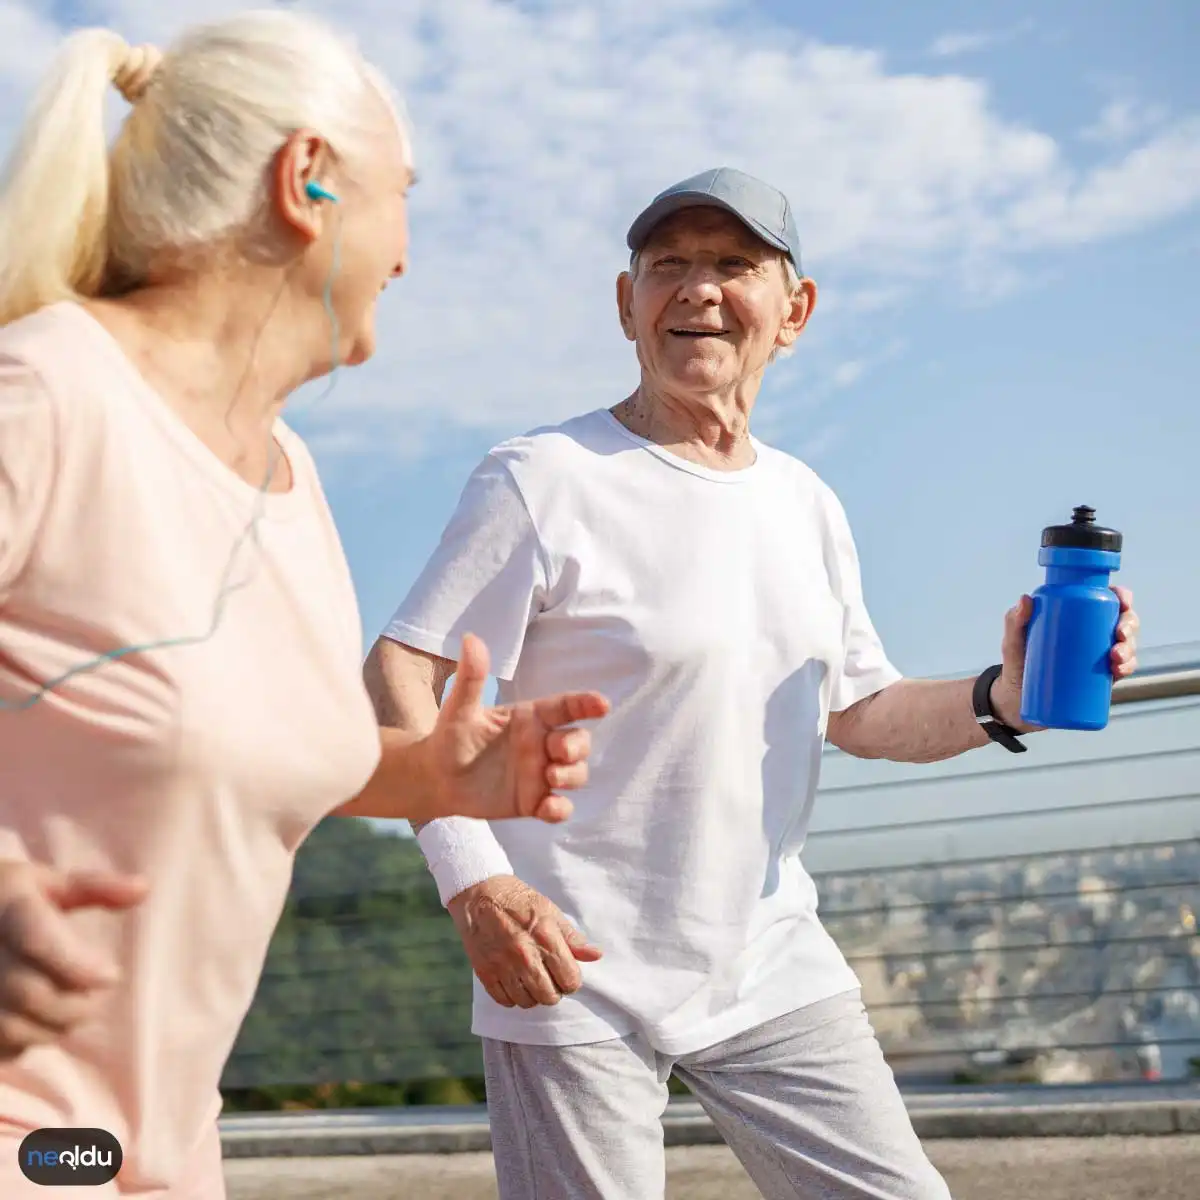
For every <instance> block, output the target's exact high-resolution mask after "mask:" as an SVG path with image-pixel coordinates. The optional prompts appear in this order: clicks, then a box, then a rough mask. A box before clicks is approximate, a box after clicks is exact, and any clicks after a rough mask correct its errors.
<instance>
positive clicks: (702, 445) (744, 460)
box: [612, 382, 758, 471]
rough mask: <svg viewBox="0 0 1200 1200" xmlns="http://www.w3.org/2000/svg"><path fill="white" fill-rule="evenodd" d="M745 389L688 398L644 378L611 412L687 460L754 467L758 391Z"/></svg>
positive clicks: (724, 467)
mask: <svg viewBox="0 0 1200 1200" xmlns="http://www.w3.org/2000/svg"><path fill="white" fill-rule="evenodd" d="M757 390H758V389H757V387H756V388H755V389H754V392H755V393H757ZM745 391H748V389H745V390H744V391H743V392H742V393H741V394H739V393H738V392H731V393H730V394H729V395H719V396H704V397H695V398H693V397H687V398H684V397H679V396H674V395H672V394H670V393H668V392H664V391H659V390H656V389H653V388H651V387H650V386H648V385H647V384H646V383H645V382H643V383H642V385H641V386H639V388H638V389H637V391H636V392H634V393H633V395H632V396H629V397H628V398H627V399H625V400H623V401H621V403H620V404H618V405H616V406H615V407H614V408H613V409H612V413H613V416H615V417H616V418H617V420H618V421H620V422H621V424H622V425H624V426H625V428H626V429H628V430H629V431H630V432H631V433H633V434H636V435H637V436H638V437H641V438H645V439H646V441H649V442H654V443H655V444H656V445H659V446H662V447H664V449H667V450H670V451H671V452H672V453H673V454H677V455H679V457H680V458H683V459H685V460H687V461H688V462H694V463H696V464H698V465H699V466H704V467H708V468H710V469H712V470H716V471H739V470H744V469H745V468H746V467H749V466H752V465H753V464H754V460H755V456H756V452H755V450H754V443H753V442H752V441H751V438H750V412H751V410H752V409H753V407H754V395H753V394H749V395H747V394H745Z"/></svg>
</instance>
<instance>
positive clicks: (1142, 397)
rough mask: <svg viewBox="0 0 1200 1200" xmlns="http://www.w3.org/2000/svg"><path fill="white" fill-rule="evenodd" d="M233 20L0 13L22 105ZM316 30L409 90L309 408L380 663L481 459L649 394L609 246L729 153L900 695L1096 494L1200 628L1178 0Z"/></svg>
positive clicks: (795, 431)
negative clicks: (373, 218)
mask: <svg viewBox="0 0 1200 1200" xmlns="http://www.w3.org/2000/svg"><path fill="white" fill-rule="evenodd" d="M238 7H243V6H241V5H237V4H227V3H222V2H221V0H215V2H212V3H206V4H204V5H195V4H190V3H181V4H179V5H177V6H170V11H167V9H168V6H165V5H158V4H154V3H150V2H149V0H116V2H101V3H87V4H83V5H79V4H74V5H68V6H64V5H62V4H52V3H29V2H28V0H26V2H24V3H22V2H19V0H0V32H4V31H7V33H8V35H9V36H8V37H6V38H4V39H0V43H2V45H3V48H0V102H3V104H2V107H0V111H8V112H11V111H12V104H14V103H18V102H20V101H21V100H23V99H24V98H25V97H26V95H27V94H28V89H29V87H30V84H31V81H32V79H33V77H34V73H35V72H36V70H37V69H38V67H39V66H40V65H41V63H42V62H43V61H44V58H45V55H46V54H48V52H49V49H50V48H51V46H52V45H53V41H54V38H55V37H56V36H57V34H58V32H59V29H60V27H61V25H62V24H63V23H64V22H67V23H72V22H74V23H78V22H79V21H81V20H87V21H89V22H92V21H96V20H101V21H103V22H104V23H107V24H112V25H114V26H115V27H117V28H118V29H120V30H121V32H123V33H125V35H126V36H127V37H128V38H129V39H130V40H131V41H134V40H141V39H143V38H153V39H155V40H161V39H166V38H169V36H170V34H171V33H173V32H174V31H176V30H177V29H178V28H179V27H180V26H181V25H182V24H184V23H187V22H188V21H189V20H191V19H195V18H196V17H197V16H199V15H201V14H204V15H208V14H213V13H217V12H220V11H225V10H230V9H236V8H238ZM310 7H313V8H316V9H318V10H321V11H323V12H325V13H327V14H328V15H330V16H331V17H332V18H333V19H334V20H336V21H338V22H340V23H341V24H342V25H343V26H344V27H346V28H347V29H348V30H349V31H350V32H352V33H353V34H355V35H356V36H357V37H358V38H359V39H360V40H361V41H362V42H363V44H365V45H368V46H369V48H370V50H371V52H372V54H373V55H374V57H375V58H376V60H377V61H378V62H379V63H380V65H381V66H382V67H384V68H385V70H387V72H388V73H389V74H390V75H391V77H392V78H393V80H394V81H395V82H396V83H397V85H398V86H399V87H400V88H401V89H402V90H403V91H404V92H405V94H406V96H407V99H408V103H409V107H410V109H411V112H412V115H413V118H414V122H415V125H416V146H417V154H418V160H419V165H420V167H421V170H422V176H423V178H422V182H421V183H420V185H419V187H418V188H417V189H416V192H415V193H414V197H413V204H412V232H413V252H412V268H411V273H410V275H409V276H408V277H407V278H406V279H405V280H403V281H401V283H400V284H399V285H398V286H397V287H395V288H393V289H392V290H391V291H390V292H389V294H388V295H387V296H386V297H385V298H384V300H383V302H382V305H381V310H380V315H379V325H380V330H381V338H382V343H383V344H382V347H381V352H380V354H379V355H378V357H377V359H376V360H375V361H374V362H373V363H371V364H368V365H367V366H365V367H363V368H360V369H358V370H355V371H350V372H344V373H342V374H341V376H340V377H339V378H338V380H337V382H336V387H335V388H334V390H333V392H332V394H330V395H328V396H327V397H325V398H324V399H322V400H321V401H320V402H319V403H316V404H313V403H310V400H311V397H309V396H305V397H301V403H300V404H299V405H298V406H297V409H296V411H295V415H294V418H293V419H294V423H295V424H296V425H297V427H298V428H299V429H300V430H301V431H302V432H303V433H305V434H306V435H307V436H308V437H309V439H310V442H311V444H312V445H313V447H314V450H315V453H316V455H317V458H318V462H319V464H320V466H321V469H322V472H323V475H324V478H325V481H326V486H327V490H328V493H329V497H330V501H331V504H332V506H333V510H334V513H335V516H336V518H337V521H338V524H339V527H340V529H341V531H342V535H343V538H344V541H345V546H346V550H347V553H348V556H349V559H350V562H351V567H352V570H353V573H354V577H355V580H356V583H357V586H358V590H359V596H360V603H361V607H362V614H363V624H364V645H366V644H368V643H369V642H370V640H372V639H373V637H374V635H375V634H376V632H377V631H378V630H379V629H380V627H381V626H382V625H383V624H384V623H385V622H386V620H387V618H388V616H389V615H390V613H391V611H392V609H393V608H394V606H395V605H396V603H397V602H398V601H399V600H400V598H401V597H402V596H403V594H404V592H405V590H406V588H407V587H408V585H409V583H410V582H411V581H412V580H413V578H414V577H415V576H416V574H417V572H418V571H419V569H420V567H421V565H422V563H423V561H424V558H425V556H426V555H427V554H428V553H429V551H430V550H431V549H432V547H433V545H434V544H435V542H436V539H437V537H438V535H439V532H440V530H441V527H442V524H443V522H444V521H445V519H446V518H447V516H448V515H449V513H450V511H451V509H452V507H453V505H454V503H455V500H456V498H457V495H458V492H459V489H460V487H461V486H462V483H463V481H464V480H465V478H466V476H467V474H468V472H469V471H470V469H471V467H472V466H473V465H474V463H475V462H476V461H477V460H478V458H479V457H480V456H481V455H482V454H483V453H485V452H486V450H487V449H488V448H489V446H491V445H492V444H493V443H494V442H496V441H498V440H500V439H502V438H504V437H505V436H508V435H509V434H512V433H515V432H519V431H521V430H524V429H526V428H529V427H531V426H533V425H537V424H540V423H543V422H545V421H549V420H555V419H560V418H563V417H566V416H569V415H571V414H572V413H575V412H578V411H582V410H585V409H589V408H593V407H597V406H599V405H602V404H603V405H608V404H611V403H614V402H615V401H617V400H619V399H620V398H622V397H623V396H624V395H625V394H626V393H627V392H628V391H629V390H631V389H632V387H633V386H634V384H635V382H636V374H635V369H634V360H633V355H632V351H631V350H630V349H629V347H628V346H627V344H626V343H625V342H624V340H623V339H622V338H621V336H620V333H619V330H618V328H617V324H616V320H615V313H614V306H613V300H612V292H613V279H614V278H615V275H616V273H617V272H618V271H619V270H620V269H621V267H622V265H623V262H624V258H625V253H624V248H623V241H622V238H623V233H624V230H625V228H626V226H627V224H628V222H629V220H630V219H631V218H632V217H633V216H634V215H635V214H636V212H637V210H638V208H639V207H640V205H641V204H643V203H644V202H645V201H646V200H647V199H649V197H650V196H651V195H653V193H654V192H656V191H657V190H659V189H660V188H661V187H663V186H665V185H667V184H669V183H671V182H673V181H674V180H675V179H677V178H680V177H683V176H685V175H688V174H692V173H693V172H695V171H698V170H702V169H704V168H706V167H709V166H713V165H718V164H720V163H729V164H731V165H735V166H739V167H742V168H743V169H746V170H750V171H752V172H754V173H755V174H760V175H762V176H764V177H765V178H767V179H769V180H771V181H772V182H774V183H776V184H777V185H778V186H780V187H782V188H783V189H784V190H786V191H787V192H788V194H789V196H790V197H791V199H792V202H793V206H794V208H795V210H796V213H797V218H798V224H799V228H800V235H801V240H802V243H803V246H804V254H805V266H806V268H807V271H808V273H810V274H811V275H813V276H814V277H815V278H816V280H817V282H818V285H819V286H820V288H821V298H820V302H819V304H818V308H817V312H816V314H815V316H814V318H813V321H812V323H811V324H810V327H809V330H808V331H807V332H806V334H805V336H804V338H803V339H802V341H801V344H800V346H799V348H798V350H797V352H796V354H795V355H794V356H793V357H792V358H790V359H788V360H786V361H785V362H782V363H780V364H777V365H776V366H775V367H774V368H773V369H772V371H771V373H770V375H769V379H768V383H767V385H766V387H765V389H764V393H763V396H762V399H761V401H760V406H759V410H758V411H757V413H756V418H755V424H756V432H758V434H759V436H760V437H762V438H763V439H764V440H767V441H771V442H774V443H775V444H777V445H779V446H781V447H782V448H784V449H786V450H789V451H791V452H793V453H796V454H798V455H800V456H802V457H804V458H805V459H806V460H807V461H809V462H810V464H811V465H812V466H814V467H815V468H816V469H817V470H818V471H819V472H820V473H821V474H822V475H823V476H824V478H825V479H826V480H827V481H828V482H829V483H830V484H832V486H833V487H834V488H835V489H836V490H837V492H838V493H839V495H840V496H841V498H842V500H843V502H844V504H845V506H846V508H847V510H848V512H849V515H850V519H851V523H852V526H853V528H854V531H855V534H856V537H857V540H858V544H859V550H860V555H861V558H862V562H863V571H864V581H865V587H866V593H867V598H868V603H869V605H870V608H871V611H872V614H873V616H874V618H875V621H876V624H877V625H878V627H879V629H880V631H881V633H882V634H883V637H884V640H885V643H886V645H887V646H888V648H889V651H890V653H891V655H892V657H893V658H894V660H895V661H896V663H897V665H898V666H899V667H900V668H901V669H902V670H903V671H905V672H906V673H908V674H912V675H922V674H950V673H958V672H963V673H965V672H967V671H970V670H973V669H975V668H977V667H979V666H981V665H983V664H986V663H987V662H990V661H993V660H994V659H995V658H996V657H997V654H998V644H999V637H1000V631H1001V623H1002V616H1003V613H1004V611H1005V609H1006V608H1007V607H1008V606H1009V605H1010V604H1011V603H1012V602H1013V601H1014V600H1015V599H1016V598H1017V597H1018V596H1019V595H1020V593H1021V592H1022V591H1024V590H1029V589H1032V588H1033V587H1035V586H1036V585H1037V584H1038V582H1039V580H1040V572H1039V569H1038V567H1037V561H1036V559H1037V547H1038V538H1039V533H1040V530H1041V528H1042V526H1043V525H1045V524H1047V523H1051V522H1056V521H1059V520H1062V519H1065V518H1066V517H1067V516H1068V515H1069V513H1070V510H1071V508H1072V506H1073V505H1075V504H1080V503H1087V504H1091V505H1092V506H1094V507H1095V508H1096V509H1097V510H1098V513H1099V516H1100V518H1101V519H1102V521H1104V522H1105V523H1109V524H1112V525H1115V526H1116V527H1117V528H1119V529H1121V530H1122V531H1123V532H1124V533H1125V535H1126V552H1125V559H1124V569H1123V570H1122V572H1121V574H1120V581H1121V582H1124V583H1127V584H1128V585H1129V586H1131V587H1133V588H1134V590H1135V593H1136V596H1137V599H1138V607H1139V609H1140V611H1141V613H1142V618H1143V640H1144V642H1145V643H1146V644H1147V645H1148V646H1170V645H1172V644H1175V643H1190V642H1194V641H1196V640H1197V639H1200V604H1198V602H1197V597H1198V595H1200V555H1198V554H1197V552H1196V535H1197V532H1198V531H1200V488H1197V486H1196V484H1195V483H1194V482H1193V481H1194V479H1195V477H1196V470H1195V463H1196V457H1197V447H1198V446H1200V415H1198V414H1200V404H1198V403H1197V400H1198V398H1200V301H1198V299H1197V297H1198V294H1200V292H1198V289H1197V284H1196V278H1197V274H1198V273H1200V73H1198V72H1197V71H1196V69H1195V65H1196V63H1197V62H1198V61H1200V9H1198V8H1197V6H1196V5H1195V4H1194V3H1192V2H1191V0H1137V2H1132V0H1121V2H1116V0H1087V2H1085V0H1058V2H1056V3H1055V4H1054V5H1014V4H1006V3H999V2H995V3H976V4H971V5H961V6H960V5H958V4H950V3H943V2H940V0H937V2H935V0H921V2H918V3H913V4H906V5H900V4H894V5H884V4H880V3H865V2H863V0H841V2H840V3H838V4H836V5H831V4H820V5H818V4H808V3H805V4H801V3H783V2H781V0H777V2H768V0H760V2H758V3H755V2H752V0H740V2H734V0H728V2H726V0H688V2H686V3H685V2H681V0H659V2H658V3H646V2H645V0H607V2H606V3H586V2H584V0H579V2H578V3H569V4H568V3H560V2H554V0H545V2H542V3H525V4H506V3H501V2H499V0H401V2H398V3H394V4H388V5H385V4H382V3H379V2H377V0H343V2H342V3H337V4H315V5H311V6H310ZM1047 10H1049V15H1047ZM6 136H7V135H6ZM782 536H786V532H785V531H782V530H781V537H782ZM1194 652H1195V647H1192V648H1191V649H1190V650H1187V651H1184V650H1181V651H1179V653H1180V654H1184V653H1194ZM1174 653H1175V652H1174V651H1171V650H1168V651H1167V652H1166V655H1167V657H1170V656H1171V655H1172V654H1174ZM1105 736H1107V735H1105ZM1073 744H1074V745H1086V744H1091V743H1073Z"/></svg>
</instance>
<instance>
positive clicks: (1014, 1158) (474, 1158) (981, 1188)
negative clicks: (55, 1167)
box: [225, 1134, 1200, 1200]
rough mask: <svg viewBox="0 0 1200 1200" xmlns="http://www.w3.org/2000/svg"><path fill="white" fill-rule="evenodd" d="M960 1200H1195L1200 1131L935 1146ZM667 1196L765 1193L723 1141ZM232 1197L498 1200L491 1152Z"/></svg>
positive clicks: (389, 1162) (258, 1187)
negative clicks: (725, 1146)
mask: <svg viewBox="0 0 1200 1200" xmlns="http://www.w3.org/2000/svg"><path fill="white" fill-rule="evenodd" d="M927 1145H928V1148H929V1153H930V1156H931V1157H932V1158H933V1160H934V1162H936V1163H937V1165H938V1167H939V1168H940V1169H941V1171H942V1173H943V1175H944V1176H945V1177H946V1181H947V1183H949V1185H950V1189H951V1191H952V1192H953V1194H954V1197H955V1200H1030V1198H1031V1197H1037V1200H1196V1196H1197V1194H1198V1190H1197V1189H1198V1184H1197V1180H1200V1134H1175V1135H1167V1136H1162V1137H1085V1138H1001V1139H995V1140H992V1139H988V1140H983V1139H980V1140H972V1139H955V1140H953V1141H940V1142H939V1141H931V1142H928V1143H927ZM667 1161H668V1173H669V1180H668V1185H667V1200H759V1193H758V1192H757V1191H756V1190H755V1188H754V1186H753V1185H752V1184H751V1183H750V1180H749V1179H748V1178H747V1177H746V1173H745V1172H744V1171H743V1170H742V1168H741V1166H740V1165H739V1164H738V1162H737V1160H736V1159H735V1158H734V1157H733V1155H732V1154H730V1153H729V1151H728V1150H726V1149H725V1148H724V1147H723V1146H687V1147H679V1148H677V1149H672V1150H669V1151H668V1152H667ZM225 1172H226V1178H227V1180H228V1181H229V1200H344V1198H345V1197H354V1200H412V1198H413V1197H420V1198H421V1200H495V1196H496V1189H495V1185H494V1183H493V1181H492V1163H491V1156H490V1155H488V1154H445V1155H396V1156H379V1157H357V1158H247V1159H231V1160H229V1161H227V1163H226V1167H225Z"/></svg>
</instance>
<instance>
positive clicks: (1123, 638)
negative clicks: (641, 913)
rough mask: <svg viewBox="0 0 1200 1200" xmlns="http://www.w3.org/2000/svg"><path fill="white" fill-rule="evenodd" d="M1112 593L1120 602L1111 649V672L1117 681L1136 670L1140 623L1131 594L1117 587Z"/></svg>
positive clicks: (1125, 588) (1124, 588) (1126, 589)
mask: <svg viewBox="0 0 1200 1200" xmlns="http://www.w3.org/2000/svg"><path fill="white" fill-rule="evenodd" d="M1113 591H1114V592H1115V593H1116V595H1117V599H1118V600H1119V601H1120V602H1121V609H1120V612H1121V615H1120V618H1119V619H1118V621H1117V631H1116V640H1115V644H1114V645H1113V649H1112V672H1113V675H1114V676H1115V677H1116V678H1117V679H1125V678H1127V677H1128V676H1130V675H1132V674H1133V673H1134V671H1136V670H1137V635H1138V631H1139V629H1140V628H1141V624H1142V622H1141V618H1140V617H1139V616H1138V615H1137V613H1136V612H1134V610H1133V592H1131V591H1130V590H1129V588H1127V587H1119V586H1115V587H1114V588H1113Z"/></svg>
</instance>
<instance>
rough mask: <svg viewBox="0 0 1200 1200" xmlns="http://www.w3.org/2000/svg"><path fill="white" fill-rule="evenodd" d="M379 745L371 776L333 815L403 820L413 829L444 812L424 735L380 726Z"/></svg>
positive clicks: (437, 780) (426, 738) (436, 776)
mask: <svg viewBox="0 0 1200 1200" xmlns="http://www.w3.org/2000/svg"><path fill="white" fill-rule="evenodd" d="M379 743H380V747H379V748H380V754H379V764H378V766H377V767H376V768H375V773H374V774H373V775H372V776H371V778H370V779H369V780H368V781H367V786H366V787H364V788H363V790H362V791H361V792H359V793H358V795H357V796H355V797H354V799H353V800H350V801H348V802H347V803H346V804H343V805H342V806H341V808H339V809H338V810H337V815H338V816H342V817H376V818H380V819H383V820H407V821H412V822H413V823H414V826H416V825H418V824H424V823H425V822H428V821H432V820H434V819H435V818H437V817H438V816H440V815H441V814H442V813H444V812H445V802H444V800H443V799H442V797H441V793H440V789H439V778H438V773H437V772H436V771H435V770H433V768H432V766H431V764H430V762H429V755H428V753H427V749H426V748H427V746H428V735H427V734H425V735H422V734H416V733H409V732H408V731H407V730H402V729H386V728H384V727H382V726H381V727H380V729H379Z"/></svg>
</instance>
